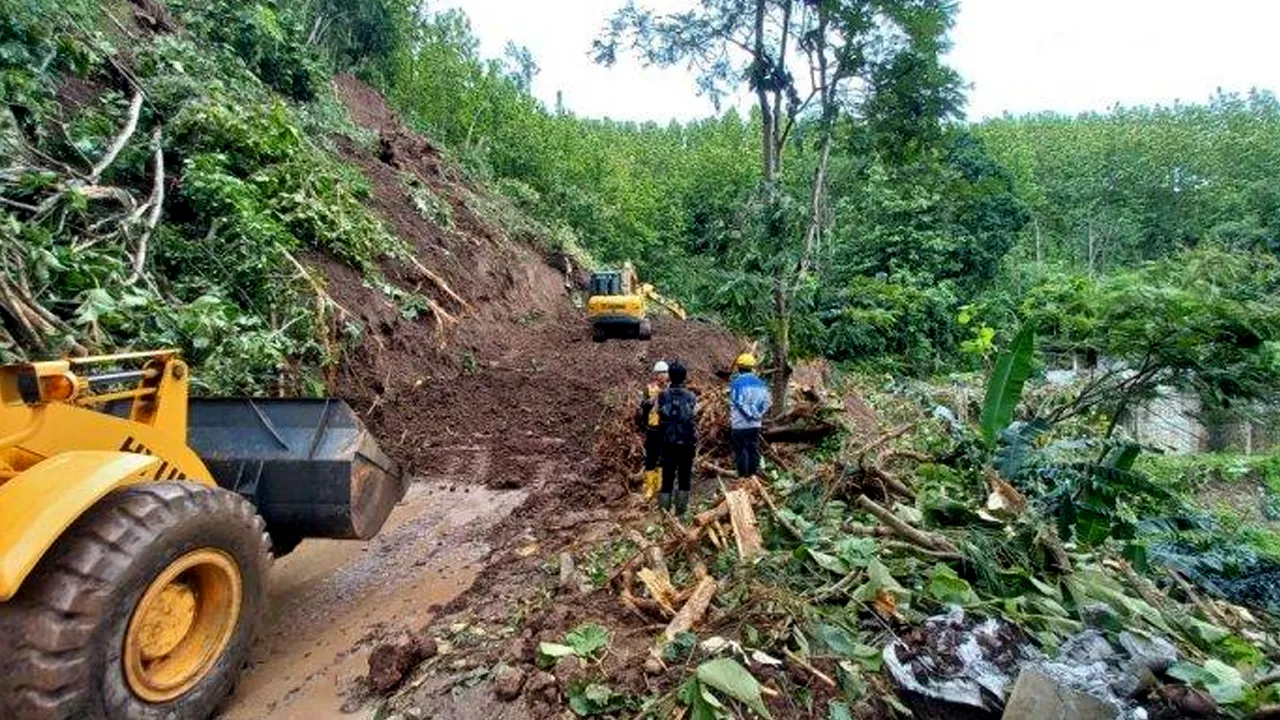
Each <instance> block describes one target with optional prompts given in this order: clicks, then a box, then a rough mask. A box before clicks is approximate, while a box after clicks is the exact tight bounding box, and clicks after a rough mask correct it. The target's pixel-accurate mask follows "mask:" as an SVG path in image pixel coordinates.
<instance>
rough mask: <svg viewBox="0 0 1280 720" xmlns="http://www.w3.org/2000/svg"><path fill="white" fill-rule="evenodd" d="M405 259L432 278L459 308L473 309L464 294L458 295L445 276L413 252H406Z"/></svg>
mask: <svg viewBox="0 0 1280 720" xmlns="http://www.w3.org/2000/svg"><path fill="white" fill-rule="evenodd" d="M405 259H406V260H408V261H409V264H410V265H412V266H413V269H414V270H417V271H418V272H419V273H421V274H422V276H423V277H425V278H426V279H427V280H430V281H431V284H432V285H435V287H436V289H437V290H439V291H440V292H441V293H444V295H445V297H447V298H449V299H450V300H452V301H453V302H454V303H456V304H457V306H458V307H459V308H461V309H463V310H470V309H471V304H470V303H468V302H467V301H466V300H463V299H462V296H460V295H458V293H456V292H454V291H453V288H451V287H449V284H448V283H446V282H445V281H444V278H442V277H440V276H439V275H437V274H436V273H434V272H432V270H431V268H428V267H427V266H426V265H423V264H422V261H421V260H419V259H418V258H417V257H415V256H414V255H413V254H412V253H408V254H406V255H405ZM428 302H431V301H430V300H428ZM433 304H434V303H433ZM437 307H438V306H437ZM445 315H446V316H447V315H448V313H445ZM455 322H456V321H455Z"/></svg>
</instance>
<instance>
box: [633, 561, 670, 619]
mask: <svg viewBox="0 0 1280 720" xmlns="http://www.w3.org/2000/svg"><path fill="white" fill-rule="evenodd" d="M636 577H637V578H639V580H640V582H641V583H643V584H644V587H645V589H646V590H648V591H649V597H651V598H653V600H654V602H656V603H658V605H660V606H661V607H662V609H663V611H664V612H666V613H667V615H674V614H675V612H676V610H675V600H676V588H675V586H674V585H672V584H671V578H670V577H668V576H667V574H666V573H665V572H662V573H659V572H656V571H655V570H654V569H653V568H643V569H641V570H640V572H638V573H636Z"/></svg>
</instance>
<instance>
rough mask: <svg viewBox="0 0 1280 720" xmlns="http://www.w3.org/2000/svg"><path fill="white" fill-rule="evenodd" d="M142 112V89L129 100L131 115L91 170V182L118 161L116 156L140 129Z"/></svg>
mask: <svg viewBox="0 0 1280 720" xmlns="http://www.w3.org/2000/svg"><path fill="white" fill-rule="evenodd" d="M141 114H142V91H141V90H138V91H135V92H134V94H133V100H132V101H130V102H129V117H128V118H127V119H126V120H125V124H124V128H122V129H121V130H120V134H119V135H117V136H116V139H115V140H114V141H113V142H112V143H111V145H110V147H108V148H107V152H106V154H105V155H103V156H102V159H101V160H99V161H98V163H97V164H96V165H94V166H93V169H92V170H90V171H89V182H90V183H96V182H98V178H99V177H102V173H104V172H106V170H107V168H109V167H111V163H113V162H115V161H116V156H117V155H119V154H120V151H121V150H124V147H125V145H128V144H129V139H130V138H132V137H133V133H134V131H135V130H137V129H138V116H140V115H141Z"/></svg>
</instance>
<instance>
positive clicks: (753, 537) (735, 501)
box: [724, 490, 764, 560]
mask: <svg viewBox="0 0 1280 720" xmlns="http://www.w3.org/2000/svg"><path fill="white" fill-rule="evenodd" d="M724 499H725V503H726V504H727V505H728V506H729V521H730V523H732V524H733V536H734V539H735V540H736V541H737V543H738V557H739V558H741V559H743V560H751V559H752V558H755V557H756V556H758V555H760V554H761V553H762V552H764V539H763V538H761V537H760V528H759V526H758V525H757V524H756V514H755V511H754V510H753V509H752V508H751V496H750V495H748V494H747V491H746V490H730V491H729V492H727V493H725V494H724Z"/></svg>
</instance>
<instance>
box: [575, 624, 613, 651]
mask: <svg viewBox="0 0 1280 720" xmlns="http://www.w3.org/2000/svg"><path fill="white" fill-rule="evenodd" d="M564 641H565V643H566V644H568V645H569V647H571V648H573V652H574V653H575V654H577V655H578V656H579V657H592V656H594V655H595V654H596V653H598V652H600V651H601V650H604V649H605V648H607V647H609V631H608V630H607V629H605V628H604V627H602V626H600V625H597V624H595V623H584V624H582V625H579V626H578V627H576V628H574V629H572V630H570V631H569V632H567V633H565V636H564Z"/></svg>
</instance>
